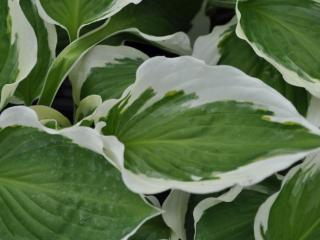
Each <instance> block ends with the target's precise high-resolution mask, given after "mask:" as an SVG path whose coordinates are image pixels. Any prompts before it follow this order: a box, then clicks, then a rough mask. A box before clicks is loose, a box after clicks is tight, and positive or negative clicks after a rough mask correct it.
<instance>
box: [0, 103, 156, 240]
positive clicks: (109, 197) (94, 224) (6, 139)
mask: <svg viewBox="0 0 320 240" xmlns="http://www.w3.org/2000/svg"><path fill="white" fill-rule="evenodd" d="M0 139H1V140H0V146H1V147H0V165H1V170H0V208H1V212H0V216H1V219H2V220H1V221H0V233H1V239H3V240H16V239H24V240H36V239H86V240H87V239H97V240H99V239H101V240H102V239H110V240H111V239H114V240H119V239H122V238H125V237H127V236H129V235H130V234H132V233H133V232H134V231H135V229H136V228H137V227H138V225H140V224H142V222H143V221H145V220H146V219H148V218H150V217H152V216H154V215H155V214H157V211H156V210H155V209H153V208H152V207H150V206H148V205H147V204H146V203H145V202H144V201H143V200H142V199H141V197H140V196H139V195H136V194H133V193H132V192H130V191H129V190H128V189H127V188H126V187H125V186H124V185H123V183H122V180H121V176H120V174H119V172H118V170H117V169H116V168H114V167H113V166H112V165H111V164H110V163H108V162H107V161H106V159H105V158H104V157H103V151H102V144H101V142H100V137H99V135H98V134H96V132H94V130H91V129H89V128H82V127H72V128H67V129H64V130H61V131H56V130H51V129H47V128H45V127H43V126H42V124H41V123H40V122H39V121H38V120H37V115H36V114H35V113H34V112H33V111H32V110H31V109H28V108H26V107H15V108H10V109H8V110H6V111H4V112H3V113H2V114H1V116H0ZM12 143H14V144H12ZM133 206H134V207H133Z"/></svg>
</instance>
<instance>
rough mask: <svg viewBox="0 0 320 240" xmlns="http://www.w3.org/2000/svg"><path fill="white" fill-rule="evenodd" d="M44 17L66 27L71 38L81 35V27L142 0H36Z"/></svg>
mask: <svg viewBox="0 0 320 240" xmlns="http://www.w3.org/2000/svg"><path fill="white" fill-rule="evenodd" d="M36 1H37V6H38V8H39V11H40V12H41V14H42V16H43V18H44V19H45V20H46V21H48V22H50V23H52V24H57V25H59V26H61V27H63V28H65V29H66V30H67V31H68V33H69V38H70V40H75V39H76V38H77V37H78V36H79V32H80V29H81V28H82V27H83V26H85V25H88V24H89V23H92V22H95V21H98V20H102V19H106V18H109V17H111V16H113V15H115V14H116V13H117V12H119V11H120V10H121V9H122V8H124V7H125V6H127V5H128V4H130V3H134V4H138V3H139V2H141V0H90V1H87V0H55V1H47V0H36Z"/></svg>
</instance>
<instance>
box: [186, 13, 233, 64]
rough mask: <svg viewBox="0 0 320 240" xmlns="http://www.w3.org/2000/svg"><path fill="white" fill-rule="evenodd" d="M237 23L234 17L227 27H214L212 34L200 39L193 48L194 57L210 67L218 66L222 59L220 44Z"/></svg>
mask: <svg viewBox="0 0 320 240" xmlns="http://www.w3.org/2000/svg"><path fill="white" fill-rule="evenodd" d="M236 23H237V20H236V18H235V17H234V18H232V19H231V20H230V21H229V22H228V23H226V24H225V25H219V26H216V27H214V28H213V30H212V32H211V33H210V34H207V35H204V36H200V37H198V38H197V40H196V41H195V43H194V46H193V53H192V56H193V57H195V58H197V59H200V60H203V61H204V62H205V63H206V64H208V65H217V64H218V62H219V60H220V58H221V54H220V49H219V44H220V42H221V41H222V40H223V38H224V37H225V34H226V32H227V31H228V30H229V29H230V27H231V26H233V25H235V24H236Z"/></svg>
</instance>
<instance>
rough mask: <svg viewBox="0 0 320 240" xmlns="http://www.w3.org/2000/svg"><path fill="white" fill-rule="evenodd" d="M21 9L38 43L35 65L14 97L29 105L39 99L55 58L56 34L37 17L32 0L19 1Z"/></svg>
mask: <svg viewBox="0 0 320 240" xmlns="http://www.w3.org/2000/svg"><path fill="white" fill-rule="evenodd" d="M20 5H21V8H22V10H23V12H24V14H25V15H26V17H27V19H28V21H29V23H30V24H31V26H32V27H33V30H34V31H35V34H36V37H37V40H38V41H37V42H38V56H37V64H36V65H35V66H34V68H33V69H32V71H31V72H30V73H29V75H28V76H27V77H26V78H25V79H24V80H23V81H22V82H21V83H20V84H19V86H18V88H17V90H16V92H15V96H16V97H18V98H19V99H21V100H22V101H23V102H24V103H25V104H27V105H31V104H32V102H33V101H34V100H35V99H36V98H37V97H39V95H40V91H41V89H42V86H43V83H44V80H45V78H46V75H47V72H48V69H49V67H50V65H51V63H52V61H53V59H54V58H55V56H56V53H55V51H56V45H57V33H56V29H55V27H54V26H53V25H51V24H48V23H46V22H44V21H43V20H42V18H41V17H40V16H39V13H38V10H37V8H36V6H35V3H34V0H23V1H20Z"/></svg>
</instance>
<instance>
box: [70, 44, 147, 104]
mask: <svg viewBox="0 0 320 240" xmlns="http://www.w3.org/2000/svg"><path fill="white" fill-rule="evenodd" d="M147 58H148V56H147V55H146V54H144V53H142V52H140V51H139V50H136V49H134V48H131V47H126V46H119V47H113V46H106V45H100V46H97V47H95V48H93V49H92V50H91V51H90V52H89V53H88V54H87V55H86V56H85V57H84V58H82V59H81V60H80V61H79V62H78V63H77V65H76V66H75V67H74V69H73V71H72V72H71V74H70V79H71V83H72V89H73V97H74V101H75V103H79V101H80V100H81V99H83V98H85V97H88V96H90V95H99V96H101V98H102V100H103V101H105V100H108V99H113V98H119V97H121V95H122V93H123V91H124V90H125V89H126V88H127V87H128V86H130V85H131V84H132V83H133V82H134V81H135V79H136V71H137V69H138V67H139V66H140V65H141V64H142V63H143V62H144V60H146V59H147Z"/></svg>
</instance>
